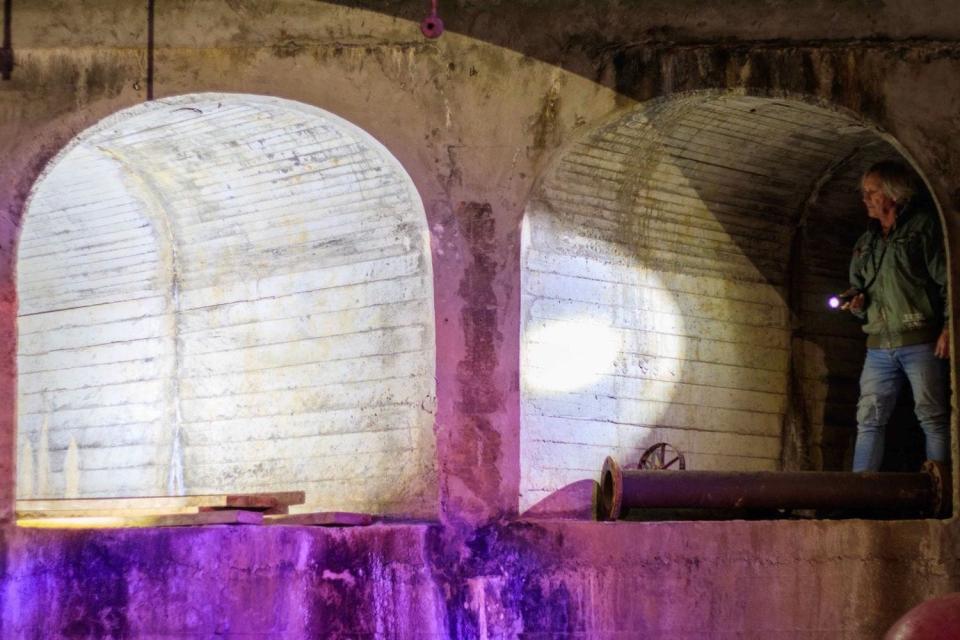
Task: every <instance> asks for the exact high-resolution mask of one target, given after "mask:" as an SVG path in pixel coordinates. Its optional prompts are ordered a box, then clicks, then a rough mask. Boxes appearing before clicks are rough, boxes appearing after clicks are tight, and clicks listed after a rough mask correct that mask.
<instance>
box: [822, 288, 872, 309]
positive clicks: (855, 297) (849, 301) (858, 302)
mask: <svg viewBox="0 0 960 640" xmlns="http://www.w3.org/2000/svg"><path fill="white" fill-rule="evenodd" d="M865 300H866V299H865V298H864V295H863V292H862V291H860V290H859V289H857V288H856V287H850V288H849V289H847V290H846V291H844V292H843V293H838V294H837V295H835V296H831V297H830V298H829V299H828V300H827V306H829V307H830V308H831V309H840V310H841V311H853V312H859V311H860V310H861V309H863V305H864V302H865Z"/></svg>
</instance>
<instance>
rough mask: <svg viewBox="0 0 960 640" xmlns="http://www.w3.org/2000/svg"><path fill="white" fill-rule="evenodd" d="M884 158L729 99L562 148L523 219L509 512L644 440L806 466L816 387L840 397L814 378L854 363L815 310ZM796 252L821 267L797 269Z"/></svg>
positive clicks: (847, 339) (859, 141)
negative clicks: (517, 477) (791, 445)
mask: <svg viewBox="0 0 960 640" xmlns="http://www.w3.org/2000/svg"><path fill="white" fill-rule="evenodd" d="M895 155H896V152H895V151H894V150H893V149H892V148H891V147H890V146H889V145H888V144H887V143H886V142H884V141H883V139H881V138H880V136H879V135H878V134H877V133H875V132H873V131H871V130H870V129H869V128H868V127H866V126H865V125H863V123H860V122H857V121H854V120H852V119H851V118H849V117H848V116H844V115H841V114H838V113H835V112H832V111H828V110H825V109H822V108H819V107H814V106H810V105H807V104H805V103H802V102H799V101H795V100H772V99H760V98H751V97H743V96H729V95H727V96H694V97H683V98H677V99H667V100H660V101H654V102H652V103H650V104H649V105H645V106H643V107H641V108H638V109H636V110H635V111H633V112H632V113H630V114H629V115H628V116H626V117H625V118H622V119H620V120H619V121H616V122H613V123H611V124H609V125H606V126H603V127H600V128H599V129H598V130H596V131H594V132H592V133H590V134H587V135H585V136H582V137H581V139H580V140H579V141H576V142H574V143H572V144H571V145H569V148H568V150H567V151H566V152H565V153H563V154H562V155H561V156H560V157H559V158H558V160H557V161H556V162H555V164H554V166H553V168H552V169H551V170H550V171H548V173H547V174H546V176H545V178H544V179H543V181H542V183H541V185H540V187H539V189H538V190H537V192H536V194H535V197H534V199H533V200H532V201H531V203H530V205H529V207H528V208H527V211H526V218H525V220H524V234H523V248H522V261H523V262H522V272H521V280H522V291H523V294H522V303H521V304H522V311H521V314H522V326H523V328H522V338H521V340H522V345H521V350H522V355H521V376H522V387H521V388H522V394H523V395H522V402H521V405H522V409H521V412H522V435H521V469H522V489H521V490H522V494H523V496H522V499H521V507H522V508H523V507H528V506H531V505H533V504H535V503H536V502H537V501H538V500H540V499H542V498H543V497H545V496H546V495H548V494H549V493H550V492H551V491H553V490H555V489H558V488H560V487H563V486H565V485H567V484H570V483H573V482H576V481H578V480H582V479H585V478H596V477H597V474H598V469H599V468H600V466H601V465H602V462H603V459H604V458H605V456H607V455H610V454H611V453H613V454H614V455H615V456H617V457H618V458H619V459H620V461H621V462H622V463H624V464H629V465H636V464H637V461H638V459H639V457H640V455H641V453H642V451H643V450H644V449H645V448H646V447H648V446H650V445H651V444H654V443H656V442H661V441H665V442H668V443H671V444H673V445H674V446H675V447H677V448H678V449H680V450H681V451H682V452H683V453H684V454H685V456H686V461H687V468H693V469H717V470H772V469H778V468H780V467H781V462H782V460H784V459H787V460H788V461H790V463H791V464H792V459H793V458H796V457H802V458H803V459H804V464H809V458H810V453H809V450H808V449H809V447H810V442H811V441H812V440H814V438H813V436H812V435H811V434H813V433H815V435H816V438H815V440H816V442H817V443H818V444H817V445H816V446H819V442H820V441H821V440H822V437H823V436H822V432H823V429H824V427H823V425H824V417H823V416H824V413H825V411H824V407H825V400H826V397H827V395H828V391H831V392H837V391H838V389H839V385H838V383H845V386H844V387H843V389H842V390H841V391H839V393H840V395H841V396H842V397H841V398H835V399H834V402H837V403H843V404H844V406H849V405H850V404H852V403H854V402H855V401H856V389H855V387H853V388H851V387H850V385H849V375H850V373H849V372H848V373H847V376H848V377H847V378H845V379H842V380H837V379H831V378H830V375H829V374H830V373H831V372H830V371H828V368H829V365H832V364H834V363H835V362H836V361H838V360H842V361H843V362H845V363H846V367H847V369H851V370H852V369H854V368H858V366H859V360H860V359H861V358H862V346H861V344H862V338H860V339H859V341H858V340H857V338H856V336H857V334H858V332H859V327H858V326H857V324H856V323H855V322H853V321H851V319H850V317H849V314H844V315H843V316H841V315H840V314H838V313H836V312H834V314H833V316H832V317H828V318H823V316H825V315H826V314H823V313H820V311H821V310H825V304H824V303H825V300H826V298H827V296H828V295H829V294H830V293H831V291H838V290H842V289H844V288H846V282H847V273H846V269H847V261H848V260H849V256H850V249H849V245H851V244H852V239H851V237H850V236H851V234H853V237H854V238H855V237H856V235H857V234H859V233H860V232H862V230H863V229H864V228H865V226H866V218H865V215H864V214H863V212H862V205H861V204H860V203H859V201H858V195H857V192H856V178H857V176H859V173H860V172H861V171H862V170H863V169H864V168H865V167H866V166H868V165H869V161H870V160H871V159H876V158H878V157H889V156H895ZM838 172H840V173H842V174H843V175H842V179H840V178H837V179H833V177H834V174H835V173H838ZM824 183H825V184H824ZM811 203H816V204H817V205H818V207H819V208H817V209H816V213H815V214H811V215H807V209H808V207H809V206H810V205H811ZM825 207H829V209H825ZM816 215H819V217H816ZM814 218H816V219H814ZM798 230H802V234H799V233H798ZM806 246H809V249H808V251H809V252H810V253H811V255H812V256H816V255H818V252H819V253H823V252H829V260H827V259H824V258H821V259H819V260H814V259H813V258H811V261H810V262H806V261H805V262H802V263H798V262H796V260H797V258H798V257H799V252H800V251H802V250H803V249H804V247H806ZM801 288H802V292H803V296H802V301H803V313H801V309H800V307H799V306H798V304H799V302H794V301H793V298H794V297H796V296H800V292H801ZM799 300H800V298H799V297H798V301H799ZM791 311H793V312H794V313H793V317H794V318H795V321H794V322H793V323H791ZM804 314H805V315H804ZM801 315H802V316H803V317H802V318H801ZM801 320H802V321H803V322H801ZM824 323H826V324H824ZM805 332H809V334H810V336H808V337H807V338H806V339H805V337H804V336H806V333H805ZM837 332H839V334H840V335H841V336H843V337H844V338H843V339H842V340H841V343H842V344H843V345H844V347H845V349H846V352H844V353H837V352H836V350H835V348H834V347H835V345H834V344H833V343H832V342H831V340H832V339H833V338H832V335H833V334H834V333H837ZM792 342H795V343H796V344H795V347H796V348H798V349H801V350H803V351H802V354H801V356H798V357H794V358H791V346H792V345H791V343H792ZM858 349H859V351H858ZM830 351H833V353H829V354H828V352H830ZM801 369H802V371H803V374H802V376H799V371H800V370H801ZM830 384H834V387H833V388H830V389H828V386H829V385H830ZM794 397H800V398H804V400H801V401H800V403H801V404H804V406H803V408H802V412H801V408H798V407H794V406H793V404H796V403H791V399H792V398H794ZM785 421H787V422H791V423H792V422H794V421H799V422H800V423H801V424H799V425H794V426H792V425H790V424H787V425H785ZM848 426H849V425H848ZM785 431H786V434H787V436H788V438H789V437H790V436H791V434H792V433H793V431H796V432H798V435H797V439H798V440H800V441H801V442H800V444H799V445H798V446H797V448H798V449H800V450H801V451H800V452H799V453H797V452H793V451H790V452H789V453H788V452H785V451H784V450H783V446H782V441H783V436H784V432H785ZM833 435H834V440H836V439H837V438H836V434H833ZM830 445H831V446H832V447H835V446H837V443H836V442H831V443H830ZM839 446H840V448H839V451H840V457H841V460H842V456H843V451H844V448H843V446H842V443H841V444H840V445H839ZM820 458H821V456H819V455H818V456H817V461H818V462H820Z"/></svg>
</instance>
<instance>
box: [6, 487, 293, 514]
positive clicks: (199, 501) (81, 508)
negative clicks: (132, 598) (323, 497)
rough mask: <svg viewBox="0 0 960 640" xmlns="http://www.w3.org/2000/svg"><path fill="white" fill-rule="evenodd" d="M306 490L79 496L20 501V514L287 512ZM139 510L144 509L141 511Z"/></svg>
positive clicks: (17, 505)
mask: <svg viewBox="0 0 960 640" xmlns="http://www.w3.org/2000/svg"><path fill="white" fill-rule="evenodd" d="M304 499H305V497H304V492H303V491H280V492H274V493H240V494H229V493H225V494H211V495H196V496H150V497H144V498H76V499H63V500H17V503H16V510H17V514H18V516H19V515H20V514H31V516H33V517H37V516H38V515H39V514H49V515H50V516H51V517H71V516H67V515H66V514H71V515H75V516H81V515H83V516H117V517H123V516H124V515H125V514H133V515H160V514H171V515H176V514H190V513H199V512H201V511H213V510H219V509H243V510H247V511H267V512H271V511H272V512H274V513H277V512H283V511H285V509H286V507H288V506H290V505H295V504H303V502H304ZM138 512H140V513H139V514H138Z"/></svg>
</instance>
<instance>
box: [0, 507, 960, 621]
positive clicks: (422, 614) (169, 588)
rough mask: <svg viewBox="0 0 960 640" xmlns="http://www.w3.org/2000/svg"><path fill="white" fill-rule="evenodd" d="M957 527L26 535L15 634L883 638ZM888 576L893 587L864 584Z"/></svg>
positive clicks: (616, 526)
mask: <svg viewBox="0 0 960 640" xmlns="http://www.w3.org/2000/svg"><path fill="white" fill-rule="evenodd" d="M940 529H941V527H940V525H939V524H936V523H931V522H914V523H869V522H865V521H850V522H845V523H839V524H838V523H825V522H820V523H817V522H805V523H804V522H767V523H763V522H754V523H748V522H742V521H740V522H730V523H711V522H700V523H696V522H687V523H682V522H681V523H677V522H660V523H645V524H640V523H608V524H597V523H538V524H534V523H529V522H527V523H524V522H519V523H514V524H511V525H503V524H491V525H489V526H485V527H481V528H479V529H477V530H475V531H473V532H471V533H470V534H469V535H468V536H467V537H464V538H461V537H458V536H450V535H449V533H450V530H445V529H444V528H442V527H440V526H424V525H392V526H375V527H368V528H354V529H340V530H337V529H318V528H312V529H311V528H305V527H234V528H225V527H207V528H203V529H200V528H196V529H189V528H188V529H156V530H152V531H144V530H139V531H138V530H128V531H113V532H100V533H95V532H89V531H86V532H85V531H71V532H50V531H19V532H17V533H16V534H15V535H13V536H12V537H10V538H9V539H8V544H9V545H10V555H11V558H12V561H11V562H10V563H9V564H8V566H7V574H8V576H9V577H8V578H7V580H6V581H5V583H4V585H3V586H4V588H3V590H2V591H0V596H2V598H0V603H2V604H0V632H2V633H3V636H4V637H5V638H32V637H44V638H53V637H66V638H71V637H80V638H138V637H144V638H146V637H181V638H211V637H217V636H224V637H256V638H278V639H280V638H283V639H284V640H299V639H301V638H303V639H307V638H356V637H362V638H462V639H473V638H516V637H535V638H539V637H562V638H601V639H607V638H609V639H613V638H624V637H627V638H637V637H644V638H690V639H696V640H710V639H712V638H718V637H731V638H766V637H775V638H831V639H837V640H852V639H860V638H864V639H866V638H879V637H882V635H883V632H884V631H885V630H886V629H887V628H888V627H889V626H890V625H891V624H892V623H893V621H894V620H896V619H897V617H899V615H900V614H901V612H903V611H905V610H907V609H909V608H910V607H912V606H913V605H914V604H916V603H917V602H919V601H921V600H923V599H924V598H925V596H926V595H927V594H928V593H930V592H931V591H935V592H942V591H948V590H950V589H951V588H955V583H953V582H951V580H950V578H949V577H948V573H949V572H953V574H954V575H955V572H956V559H955V557H953V558H951V557H950V556H951V554H954V553H955V552H956V548H955V546H951V543H950V542H949V541H948V540H946V539H942V538H941V536H940V533H939V532H940ZM785 542H789V543H790V545H791V547H792V548H791V552H790V553H789V554H784V552H783V546H784V543H785ZM954 544H955V543H954ZM918 549H922V551H921V554H920V556H919V557H918V556H917V552H918ZM877 582H882V583H884V585H885V588H883V589H873V588H866V586H867V585H871V584H875V583H877ZM93 594H95V595H93Z"/></svg>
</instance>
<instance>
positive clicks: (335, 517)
mask: <svg viewBox="0 0 960 640" xmlns="http://www.w3.org/2000/svg"><path fill="white" fill-rule="evenodd" d="M264 523H265V524H281V525H299V526H316V527H363V526H367V525H369V524H373V516H371V515H370V514H369V513H351V512H347V511H320V512H317V513H298V514H295V515H289V516H274V517H268V518H266V519H265V520H264Z"/></svg>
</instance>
